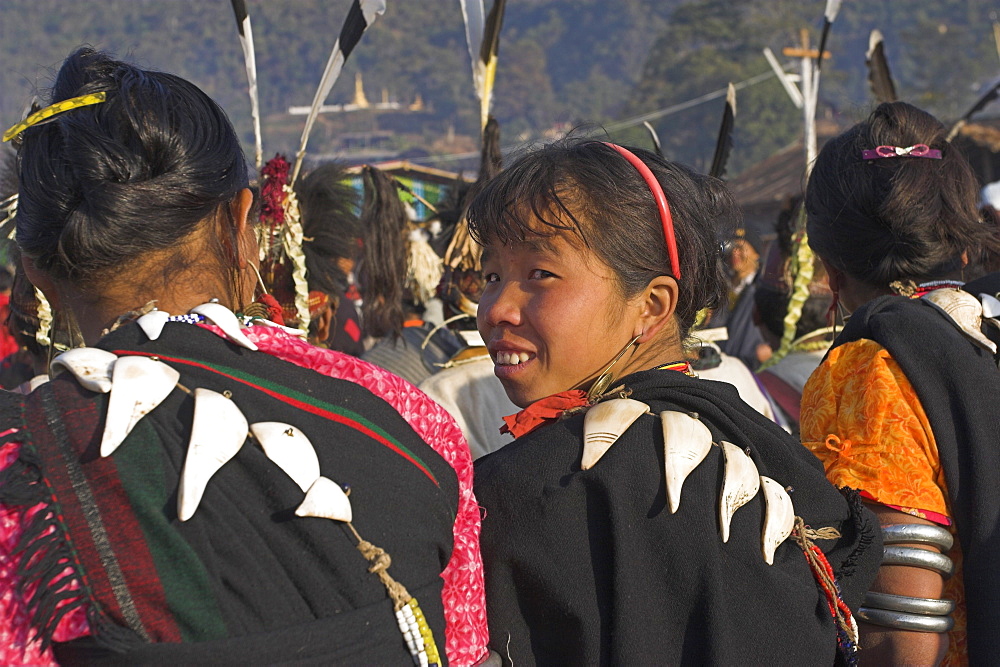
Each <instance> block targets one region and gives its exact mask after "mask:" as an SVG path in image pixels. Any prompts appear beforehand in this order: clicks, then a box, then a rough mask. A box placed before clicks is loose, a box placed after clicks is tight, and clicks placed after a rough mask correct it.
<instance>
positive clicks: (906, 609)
mask: <svg viewBox="0 0 1000 667" xmlns="http://www.w3.org/2000/svg"><path fill="white" fill-rule="evenodd" d="M882 536H883V540H884V544H885V553H884V556H883V558H882V565H902V566H906V567H919V568H922V569H926V570H931V571H933V572H937V573H938V574H940V575H941V576H943V577H945V578H948V577H950V576H951V575H952V573H954V571H955V564H954V563H953V562H952V560H951V558H949V557H948V556H947V555H945V554H946V553H947V552H948V551H950V550H951V547H952V545H953V544H954V538H953V537H952V535H951V533H949V532H948V531H947V530H945V529H944V528H940V527H938V526H928V525H926V524H916V523H905V524H893V525H889V526H883V527H882ZM899 544H927V545H930V546H933V547H937V548H938V549H940V550H941V551H942V552H944V553H938V552H936V551H930V550H927V549H921V548H918V547H911V546H895V545H899ZM954 609H955V603H954V602H953V601H952V600H938V599H934V598H916V597H908V596H905V595H892V594H889V593H876V592H874V591H870V592H868V593H867V594H866V595H865V600H864V603H863V606H862V607H861V608H860V609H859V610H858V618H860V619H861V620H863V621H866V622H868V623H872V624H875V625H881V626H885V627H888V628H894V629H897V630H914V631H917V632H948V631H949V630H951V628H952V626H954V625H955V621H954V619H953V618H952V617H951V612H952V611H954Z"/></svg>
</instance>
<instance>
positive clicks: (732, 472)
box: [719, 442, 760, 542]
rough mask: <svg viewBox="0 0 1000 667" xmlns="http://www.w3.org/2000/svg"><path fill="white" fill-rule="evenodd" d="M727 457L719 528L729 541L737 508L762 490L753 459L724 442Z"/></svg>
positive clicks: (724, 452)
mask: <svg viewBox="0 0 1000 667" xmlns="http://www.w3.org/2000/svg"><path fill="white" fill-rule="evenodd" d="M722 452H723V454H725V457H726V474H725V478H724V481H723V482H722V496H721V497H720V498H719V530H720V531H721V532H722V541H723V542H728V541H729V524H730V522H731V521H732V520H733V515H734V514H736V510H738V509H739V508H741V507H743V506H744V505H746V504H747V503H748V502H750V499H751V498H753V497H754V496H755V495H757V491H759V490H760V473H758V472H757V466H756V465H754V462H753V459H751V458H750V457H749V456H747V455H746V453H745V452H744V451H743V450H742V449H740V448H739V447H737V446H736V445H734V444H733V443H731V442H723V443H722Z"/></svg>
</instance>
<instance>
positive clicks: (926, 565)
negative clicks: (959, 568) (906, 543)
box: [882, 546, 955, 578]
mask: <svg viewBox="0 0 1000 667" xmlns="http://www.w3.org/2000/svg"><path fill="white" fill-rule="evenodd" d="M882 565H906V566H909V567H920V568H923V569H925V570H932V571H934V572H937V573H938V574H940V575H941V576H943V577H945V578H947V577H950V576H951V575H952V573H954V571H955V564H954V563H953V562H952V561H951V559H950V558H948V557H947V556H945V555H944V554H940V553H938V552H936V551H928V550H927V549H920V548H918V547H895V546H893V547H885V548H884V550H883V555H882Z"/></svg>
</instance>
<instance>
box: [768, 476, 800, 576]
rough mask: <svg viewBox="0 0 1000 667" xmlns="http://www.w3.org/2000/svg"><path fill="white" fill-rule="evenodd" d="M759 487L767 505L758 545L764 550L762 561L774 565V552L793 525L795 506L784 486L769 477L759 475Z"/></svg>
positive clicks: (790, 532) (790, 531)
mask: <svg viewBox="0 0 1000 667" xmlns="http://www.w3.org/2000/svg"><path fill="white" fill-rule="evenodd" d="M760 488H761V490H762V491H763V492H764V501H765V504H766V506H767V510H766V513H765V514H764V532H763V533H762V534H761V538H760V546H761V550H762V551H763V552H764V561H765V562H766V563H767V564H768V565H774V552H775V551H776V550H777V549H778V546H779V545H780V544H781V543H782V542H784V541H785V540H787V539H788V536H789V535H791V534H792V529H793V528H794V527H795V508H794V507H792V498H791V496H789V495H788V492H787V491H785V489H784V487H782V486H781V484H778V483H777V482H775V481H774V480H773V479H771V478H770V477H765V476H764V475H761V476H760Z"/></svg>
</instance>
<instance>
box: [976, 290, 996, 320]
mask: <svg viewBox="0 0 1000 667" xmlns="http://www.w3.org/2000/svg"><path fill="white" fill-rule="evenodd" d="M979 301H980V302H981V303H982V304H983V317H987V318H990V319H992V318H994V317H1000V300H998V299H997V298H996V297H993V296H990V295H989V294H980V295H979Z"/></svg>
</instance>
